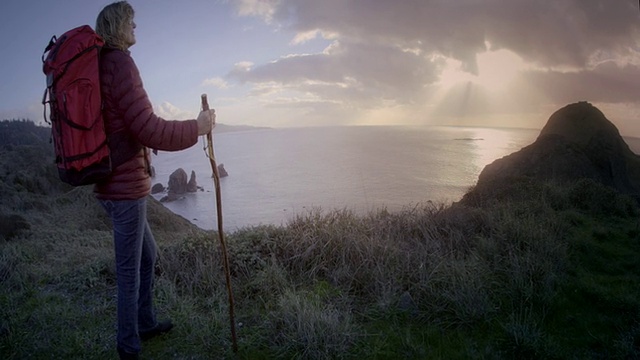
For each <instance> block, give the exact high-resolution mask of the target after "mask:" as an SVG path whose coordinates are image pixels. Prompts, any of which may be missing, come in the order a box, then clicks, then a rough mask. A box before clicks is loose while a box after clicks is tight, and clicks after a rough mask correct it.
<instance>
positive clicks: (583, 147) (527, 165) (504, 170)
mask: <svg viewBox="0 0 640 360" xmlns="http://www.w3.org/2000/svg"><path fill="white" fill-rule="evenodd" d="M585 178H586V179H591V180H594V181H597V182H599V183H601V184H603V185H606V186H609V187H612V188H614V189H616V190H617V191H619V192H621V193H623V194H627V195H630V196H632V197H634V198H635V199H636V200H640V157H639V156H638V155H636V154H634V153H633V152H632V151H631V150H630V149H629V146H628V145H627V144H626V143H625V141H624V140H623V138H622V137H621V136H620V133H619V132H618V129H617V128H616V127H615V125H613V124H612V123H611V122H610V121H609V120H608V119H607V118H606V117H605V116H604V114H603V113H602V112H601V111H600V110H599V109H598V108H596V107H595V106H593V105H591V104H590V103H588V102H584V101H581V102H578V103H574V104H570V105H567V106H565V107H564V108H562V109H560V110H558V111H556V112H555V113H554V114H553V115H551V117H550V118H549V120H548V121H547V124H546V125H545V126H544V128H543V129H542V130H541V131H540V135H539V136H538V138H537V139H536V141H535V142H534V143H532V144H531V145H529V146H526V147H524V148H522V149H521V150H520V151H518V152H515V153H513V154H510V155H508V156H505V157H503V158H501V159H498V160H496V161H494V162H493V163H491V164H489V165H487V166H486V167H485V168H484V169H483V170H482V172H481V173H480V176H479V177H478V182H477V185H476V186H475V188H474V189H473V190H472V191H470V192H469V193H467V194H466V195H465V196H464V198H463V200H462V201H463V203H470V202H474V201H475V200H478V199H480V198H489V197H492V196H493V195H495V191H496V189H504V188H508V187H512V186H513V184H516V183H517V184H522V183H523V181H524V182H526V181H534V180H535V181H553V182H558V183H568V182H575V181H576V180H579V179H585Z"/></svg>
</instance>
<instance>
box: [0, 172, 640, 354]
mask: <svg viewBox="0 0 640 360" xmlns="http://www.w3.org/2000/svg"><path fill="white" fill-rule="evenodd" d="M521 180H522V179H521ZM522 181H524V180H522ZM521 185H522V186H518V183H517V181H516V182H515V183H514V184H513V186H511V187H509V188H505V189H502V191H501V192H500V193H499V194H496V196H494V197H493V198H491V197H471V198H472V199H473V201H474V202H473V206H471V205H469V204H471V203H472V202H467V205H465V204H464V203H458V204H453V205H444V204H433V203H430V202H427V203H424V204H418V205H416V206H412V207H407V208H406V209H405V210H403V211H400V212H396V213H391V212H389V211H386V210H385V209H380V210H377V211H374V212H371V213H370V214H368V215H366V216H357V215H355V214H353V213H352V212H349V211H346V210H337V211H328V212H324V211H322V210H320V209H315V210H312V211H310V212H309V213H306V214H301V215H299V216H298V217H297V218H295V219H293V220H292V221H291V222H290V223H289V224H287V225H286V226H257V227H248V228H244V229H240V230H238V231H235V232H233V233H229V234H227V241H228V247H229V258H230V261H231V267H232V282H233V289H234V296H235V302H236V307H235V313H236V326H237V332H238V342H239V352H238V354H235V355H234V354H233V352H232V351H231V342H230V334H229V317H228V301H227V292H226V289H225V281H224V276H223V270H222V262H221V254H220V249H219V245H218V240H217V236H216V234H215V233H214V232H210V231H202V230H199V229H197V228H195V227H194V226H193V225H191V224H189V223H188V222H187V221H186V220H185V219H182V218H180V217H177V216H175V215H173V214H171V213H169V212H168V210H166V209H164V208H163V207H162V205H160V204H158V203H157V202H154V201H152V202H151V203H150V214H149V219H150V222H151V223H152V228H153V229H154V232H155V235H156V238H157V241H158V243H159V246H160V257H159V262H158V269H157V270H158V271H157V273H158V276H157V282H156V305H157V308H158V312H159V314H160V317H161V318H162V317H170V318H171V319H172V320H173V321H174V323H175V324H176V328H175V329H174V330H173V331H172V332H171V333H169V334H167V335H165V336H162V337H160V338H158V339H154V340H152V341H149V342H145V343H144V345H143V353H142V354H143V358H149V359H211V358H240V359H273V358H282V359H362V358H367V359H397V358H407V359H414V358H420V359H423V358H424V359H514V358H517V359H521V358H531V359H600V358H612V359H628V358H637V357H640V351H639V349H638V345H639V344H640V343H639V342H638V339H639V337H640V311H639V309H640V303H639V302H640V296H639V295H640V294H639V293H638V286H637V284H638V283H639V280H640V278H639V277H640V262H639V261H638V260H637V259H639V258H640V224H639V223H638V215H639V214H640V211H639V210H638V207H637V205H636V203H635V202H634V201H633V200H631V199H629V198H627V197H624V196H622V195H619V194H617V193H615V192H613V191H612V190H610V189H608V188H605V187H603V186H601V185H598V184H595V183H593V182H590V181H579V182H576V183H575V184H571V185H562V186H561V185H558V184H542V183H539V184H535V183H530V182H526V183H522V184H521ZM496 199H499V200H496ZM35 200H38V201H41V202H43V203H45V204H48V208H50V209H55V211H45V210H43V209H44V207H43V206H33V204H34V203H36V201H35ZM0 205H1V206H0V210H2V213H3V214H8V215H10V214H18V215H19V216H21V217H22V218H23V219H25V220H26V221H28V223H29V224H30V227H29V228H27V229H21V230H20V231H18V232H17V233H16V234H12V235H11V236H10V237H6V238H5V239H4V240H0V288H1V289H2V290H0V325H1V327H0V355H1V356H0V357H2V358H3V359H4V358H6V359H50V358H56V359H57V358H65V359H111V358H115V356H116V353H115V311H116V309H115V300H116V289H115V272H114V265H113V253H112V252H113V250H112V244H111V234H110V227H109V224H108V219H107V218H106V216H105V215H104V214H103V213H104V211H102V209H100V208H99V207H98V205H97V204H96V202H95V200H94V199H93V197H92V195H91V194H90V191H88V190H86V189H74V190H72V191H70V192H66V193H65V192H61V193H60V194H59V195H52V196H51V197H50V198H49V200H48V201H44V200H43V199H42V198H39V197H37V196H33V197H31V198H29V197H20V198H19V199H18V202H17V203H13V204H12V205H9V204H7V203H5V202H3V203H2V204H0ZM9 206H11V208H10V207H9ZM71 214H75V215H74V216H75V217H73V218H72V217H71ZM69 219H73V220H72V221H70V220H69ZM65 221H66V222H65ZM60 224H64V226H61V225H60Z"/></svg>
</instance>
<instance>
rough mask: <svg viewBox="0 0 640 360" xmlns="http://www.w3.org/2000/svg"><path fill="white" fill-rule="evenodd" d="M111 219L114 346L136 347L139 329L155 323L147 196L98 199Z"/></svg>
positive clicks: (153, 256)
mask: <svg viewBox="0 0 640 360" xmlns="http://www.w3.org/2000/svg"><path fill="white" fill-rule="evenodd" d="M98 201H99V202H100V204H101V205H102V207H104V208H105V210H106V211H107V213H108V214H109V216H110V217H111V221H112V223H113V240H114V248H115V253H116V256H115V257H116V276H117V283H118V338H117V339H118V340H117V341H118V346H119V347H120V348H121V349H123V350H125V351H126V352H130V353H137V352H139V351H140V348H141V347H140V338H139V335H138V332H139V331H148V330H151V329H153V328H154V327H155V326H156V325H157V321H156V315H155V310H154V308H153V299H152V298H153V276H154V268H155V263H156V255H157V246H156V241H155V239H154V238H153V234H152V233H151V229H150V228H149V223H148V222H147V199H146V197H145V198H142V199H139V200H98Z"/></svg>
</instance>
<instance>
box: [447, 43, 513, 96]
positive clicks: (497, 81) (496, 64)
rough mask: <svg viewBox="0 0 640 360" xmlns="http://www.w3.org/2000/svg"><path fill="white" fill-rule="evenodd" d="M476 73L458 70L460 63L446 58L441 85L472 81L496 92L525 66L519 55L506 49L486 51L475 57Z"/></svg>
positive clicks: (506, 84)
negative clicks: (476, 63)
mask: <svg viewBox="0 0 640 360" xmlns="http://www.w3.org/2000/svg"><path fill="white" fill-rule="evenodd" d="M477 62H478V75H473V74H469V73H467V72H464V71H462V70H460V68H461V66H460V65H461V63H460V62H459V61H457V60H453V59H447V60H446V66H445V69H444V71H443V72H442V75H441V77H440V83H441V84H442V86H443V87H446V88H449V87H451V86H454V85H456V84H459V83H461V82H472V83H475V84H478V85H480V86H482V87H484V88H486V89H487V90H489V91H492V92H498V91H501V90H504V89H505V87H507V86H508V85H509V83H510V82H511V81H512V80H513V79H514V78H515V77H516V76H517V75H518V73H519V72H520V71H522V70H524V68H525V64H524V62H523V61H522V59H521V58H520V57H518V56H517V55H515V54H514V53H512V52H510V51H507V50H497V51H488V52H485V53H482V54H479V55H478V57H477Z"/></svg>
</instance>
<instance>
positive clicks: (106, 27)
mask: <svg viewBox="0 0 640 360" xmlns="http://www.w3.org/2000/svg"><path fill="white" fill-rule="evenodd" d="M134 14H135V13H134V11H133V7H132V6H131V5H130V4H129V3H128V2H126V1H118V2H114V3H112V4H110V5H107V6H105V7H104V9H102V11H100V14H98V18H97V19H96V33H98V35H100V36H101V37H102V39H104V42H105V43H106V45H107V46H109V47H114V48H116V49H120V50H127V49H128V48H129V44H127V42H126V39H127V33H126V25H127V24H128V23H130V22H132V21H133V15H134Z"/></svg>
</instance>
